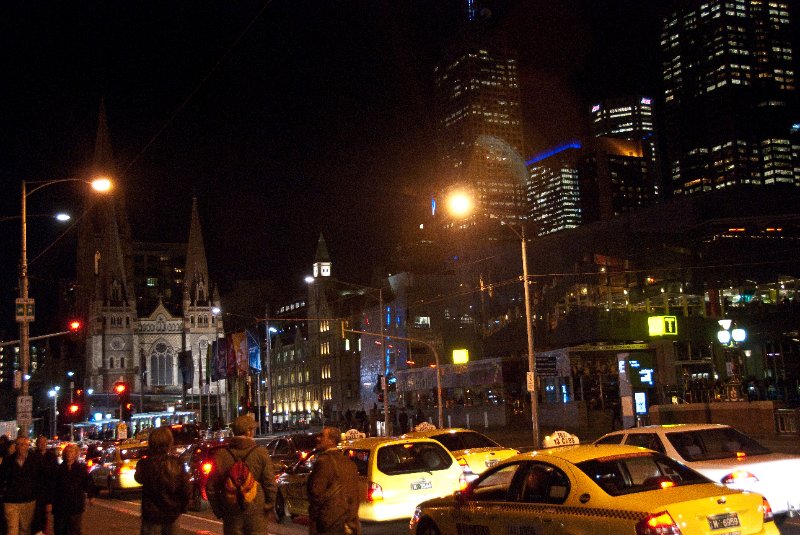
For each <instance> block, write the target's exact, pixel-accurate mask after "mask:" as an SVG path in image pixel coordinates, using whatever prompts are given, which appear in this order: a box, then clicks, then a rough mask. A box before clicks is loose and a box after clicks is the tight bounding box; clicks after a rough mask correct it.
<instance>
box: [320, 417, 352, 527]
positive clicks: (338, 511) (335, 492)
mask: <svg viewBox="0 0 800 535" xmlns="http://www.w3.org/2000/svg"><path fill="white" fill-rule="evenodd" d="M341 436H342V434H341V432H340V431H339V429H337V428H336V427H325V428H323V429H322V431H321V432H320V434H319V435H317V448H318V449H321V450H324V451H322V452H321V453H320V454H319V456H318V457H317V460H316V462H315V463H314V467H313V468H312V469H311V474H310V475H309V476H308V482H307V485H308V518H309V523H308V532H309V533H310V534H311V535H322V534H335V535H359V534H360V533H361V524H360V522H359V520H358V506H359V505H360V502H361V500H360V499H359V491H358V469H357V468H356V465H355V463H353V461H351V460H350V459H347V458H345V456H344V455H342V452H341V450H340V449H339V448H337V447H336V446H337V445H338V444H339V440H340V439H341Z"/></svg>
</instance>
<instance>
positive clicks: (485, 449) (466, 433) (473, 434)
mask: <svg viewBox="0 0 800 535" xmlns="http://www.w3.org/2000/svg"><path fill="white" fill-rule="evenodd" d="M403 436H406V437H425V438H432V439H434V440H436V441H438V442H441V443H442V445H443V446H444V447H445V448H447V449H448V450H449V451H450V453H452V454H453V456H454V457H455V458H456V460H457V461H458V464H459V465H461V468H462V469H463V470H464V472H466V473H467V474H468V475H470V474H475V475H477V474H481V473H483V471H484V470H486V469H487V468H491V467H492V466H495V465H496V464H497V463H499V462H500V461H502V460H504V459H508V458H509V457H511V456H512V455H517V454H518V453H519V451H518V450H515V449H514V448H506V447H504V446H501V445H500V444H498V443H497V442H495V441H494V440H492V439H491V438H489V437H487V436H485V435H482V434H480V433H478V432H477V431H473V430H471V429H460V428H455V427H454V428H448V429H437V428H436V427H433V426H431V427H430V428H422V429H419V428H418V430H415V431H412V432H411V433H406V434H405V435H403Z"/></svg>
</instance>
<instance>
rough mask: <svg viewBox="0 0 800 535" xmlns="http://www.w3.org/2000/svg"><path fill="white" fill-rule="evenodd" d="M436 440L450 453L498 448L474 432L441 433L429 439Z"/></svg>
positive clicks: (494, 443) (495, 444) (491, 441)
mask: <svg viewBox="0 0 800 535" xmlns="http://www.w3.org/2000/svg"><path fill="white" fill-rule="evenodd" d="M431 438H433V439H435V440H438V441H439V442H441V443H442V444H444V447H445V448H447V449H448V450H450V451H456V450H466V449H470V448H497V447H499V446H498V444H497V443H496V442H494V441H493V440H492V439H490V438H489V437H486V436H483V435H481V434H480V433H476V432H474V431H459V432H456V433H442V434H441V435H435V436H433V437H431Z"/></svg>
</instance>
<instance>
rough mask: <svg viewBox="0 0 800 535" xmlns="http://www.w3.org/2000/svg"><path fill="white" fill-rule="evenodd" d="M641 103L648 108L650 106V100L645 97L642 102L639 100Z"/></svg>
mask: <svg viewBox="0 0 800 535" xmlns="http://www.w3.org/2000/svg"><path fill="white" fill-rule="evenodd" d="M641 103H642V104H644V105H645V106H649V105H650V99H649V98H647V97H643V98H642V100H641Z"/></svg>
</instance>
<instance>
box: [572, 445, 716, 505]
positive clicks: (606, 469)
mask: <svg viewBox="0 0 800 535" xmlns="http://www.w3.org/2000/svg"><path fill="white" fill-rule="evenodd" d="M577 467H578V468H580V470H581V471H582V472H583V473H584V474H586V475H587V476H589V477H590V478H591V479H592V481H594V482H595V483H597V485H599V486H600V488H601V489H603V490H604V491H606V493H608V494H610V495H611V496H620V495H622V494H633V493H636V492H645V491H649V490H658V489H662V488H667V487H676V486H683V485H696V484H699V483H709V482H710V481H709V480H708V479H707V478H706V477H704V476H702V475H700V474H698V473H697V472H695V471H694V470H692V469H691V468H689V467H687V466H685V465H683V464H681V463H679V462H677V461H674V460H672V459H670V458H669V457H667V456H665V455H661V454H658V453H636V454H631V455H613V456H609V457H601V458H597V459H591V460H589V461H583V462H581V463H578V464H577Z"/></svg>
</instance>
